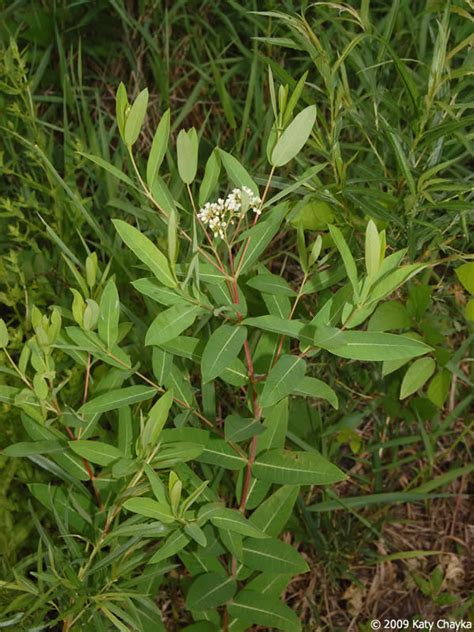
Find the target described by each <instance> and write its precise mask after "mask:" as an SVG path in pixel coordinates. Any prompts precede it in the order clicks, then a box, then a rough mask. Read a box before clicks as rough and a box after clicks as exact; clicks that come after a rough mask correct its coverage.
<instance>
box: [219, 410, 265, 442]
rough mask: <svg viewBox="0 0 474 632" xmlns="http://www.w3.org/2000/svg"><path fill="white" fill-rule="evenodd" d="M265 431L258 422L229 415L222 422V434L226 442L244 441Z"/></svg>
mask: <svg viewBox="0 0 474 632" xmlns="http://www.w3.org/2000/svg"><path fill="white" fill-rule="evenodd" d="M264 431H265V427H264V426H263V424H261V423H260V422H259V421H257V420H256V419H253V418H245V417H239V416H238V415H229V416H228V417H226V419H225V422H224V432H225V439H226V441H233V442H235V443H239V441H246V440H247V439H251V438H252V437H254V436H255V435H258V434H261V433H262V432H264Z"/></svg>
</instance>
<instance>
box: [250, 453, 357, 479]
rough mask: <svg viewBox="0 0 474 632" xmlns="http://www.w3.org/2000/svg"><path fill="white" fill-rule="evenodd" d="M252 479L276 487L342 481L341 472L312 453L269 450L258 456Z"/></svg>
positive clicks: (344, 476) (343, 475) (343, 476)
mask: <svg viewBox="0 0 474 632" xmlns="http://www.w3.org/2000/svg"><path fill="white" fill-rule="evenodd" d="M252 472H253V474H254V476H255V477H256V478H258V479H260V480H262V481H268V482H270V483H278V484H279V485H330V484H332V483H337V482H338V481H343V480H344V479H345V478H346V475H345V474H344V472H342V471H341V470H340V469H339V468H338V467H336V466H335V465H333V464H332V463H330V462H329V461H327V460H326V459H325V458H324V457H323V456H321V455H320V454H318V453H316V452H290V451H289V450H270V451H269V452H264V453H263V454H260V455H259V456H258V457H257V459H256V461H255V463H254V465H253V468H252Z"/></svg>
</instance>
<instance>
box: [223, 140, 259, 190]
mask: <svg viewBox="0 0 474 632" xmlns="http://www.w3.org/2000/svg"><path fill="white" fill-rule="evenodd" d="M219 156H220V158H221V160H222V164H223V165H224V169H225V170H226V172H227V175H228V176H229V179H230V180H231V181H232V182H233V183H234V184H235V186H236V187H239V188H242V187H244V186H245V187H248V188H249V189H250V190H251V191H252V193H253V194H254V195H258V187H257V185H256V184H255V182H254V181H253V180H252V178H251V177H250V175H249V173H248V171H247V170H246V169H245V168H244V167H243V166H242V165H241V164H240V162H239V161H238V160H237V158H234V156H231V154H228V153H227V152H226V151H224V150H223V149H219Z"/></svg>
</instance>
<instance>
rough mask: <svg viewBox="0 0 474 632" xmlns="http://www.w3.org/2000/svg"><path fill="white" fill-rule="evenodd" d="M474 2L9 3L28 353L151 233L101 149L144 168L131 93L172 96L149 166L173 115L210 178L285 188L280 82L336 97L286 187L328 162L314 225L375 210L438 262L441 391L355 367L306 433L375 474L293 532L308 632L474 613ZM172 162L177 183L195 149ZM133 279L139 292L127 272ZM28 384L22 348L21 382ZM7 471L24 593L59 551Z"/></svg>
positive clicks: (306, 204)
mask: <svg viewBox="0 0 474 632" xmlns="http://www.w3.org/2000/svg"><path fill="white" fill-rule="evenodd" d="M473 9H474V5H473V4H472V2H471V1H470V0H466V1H464V0H452V1H451V0H447V1H446V0H443V1H439V2H438V1H436V0H426V1H425V0H423V1H422V0H392V1H390V2H388V1H387V0H360V2H359V1H357V2H349V3H346V4H340V3H330V2H317V3H306V2H294V1H292V0H282V1H278V2H276V1H275V2H272V1H271V0H266V1H265V2H257V1H256V0H255V1H254V2H253V1H252V0H244V1H242V2H237V1H234V0H226V1H222V2H221V1H212V2H211V1H209V2H207V1H205V0H204V1H202V2H197V1H192V0H176V1H173V2H161V1H159V0H156V1H155V0H136V1H126V0H94V1H90V0H78V1H75V2H73V1H71V0H63V1H61V0H36V1H31V0H30V1H28V0H11V1H10V0H9V1H6V2H0V46H1V49H0V132H1V136H0V137H1V139H2V141H1V144H0V181H1V189H0V310H1V315H2V317H3V318H4V320H5V321H6V322H7V324H8V328H9V332H10V336H11V337H12V339H13V344H14V345H16V347H17V348H18V349H19V348H20V347H21V345H22V341H23V339H24V336H25V335H27V334H28V328H29V327H31V325H29V312H30V310H31V307H32V305H33V304H34V305H36V306H37V307H39V308H40V309H41V310H44V309H46V307H47V306H49V305H50V304H67V303H68V302H69V301H70V292H69V289H68V288H69V287H70V286H71V285H72V284H73V282H74V279H73V278H72V277H71V271H70V269H69V267H68V265H67V263H66V262H65V258H64V254H65V253H66V254H67V255H68V256H69V257H70V258H72V259H73V260H75V259H77V260H79V261H83V260H84V258H85V256H86V255H87V253H88V251H89V249H90V248H94V249H95V250H100V251H101V252H102V254H103V261H104V262H106V261H108V259H109V258H111V257H113V255H114V252H113V244H112V242H111V240H110V239H109V238H108V235H109V234H110V231H111V225H110V220H111V217H120V216H121V215H122V216H123V217H124V218H125V217H130V214H132V215H134V216H135V217H138V218H140V219H142V220H143V221H146V218H147V215H146V213H147V211H146V209H144V207H143V203H142V201H141V200H140V199H139V197H138V196H137V197H136V198H135V199H134V197H133V196H131V195H130V194H127V195H126V196H125V195H122V184H121V183H120V182H119V181H117V180H115V179H113V178H112V176H111V175H110V174H108V173H105V172H103V171H101V169H100V168H99V167H98V166H97V165H95V164H93V163H91V162H90V161H88V160H86V159H85V158H84V156H83V155H82V154H81V153H80V152H87V153H91V154H95V155H98V156H102V157H103V158H104V159H106V160H109V161H111V162H112V163H114V164H117V165H118V166H121V165H122V164H123V163H124V161H125V158H124V150H123V149H122V147H121V146H120V145H119V143H118V142H117V140H118V134H117V131H116V128H115V92H116V89H117V86H118V84H119V82H120V81H123V82H124V84H125V85H126V86H127V87H128V90H129V92H133V95H134V96H135V95H136V94H137V93H138V92H139V90H140V89H142V88H143V87H145V86H148V88H149V90H150V106H149V115H148V118H147V121H146V129H145V131H144V133H143V134H142V135H141V137H140V143H141V144H142V147H141V149H142V150H143V153H144V154H145V153H146V152H147V151H148V149H149V145H150V143H151V139H152V138H153V134H154V130H155V128H156V123H157V121H158V120H159V118H160V116H161V114H162V113H163V112H164V111H165V110H166V109H167V108H168V107H170V108H171V110H172V112H173V122H172V134H173V135H175V134H176V133H177V131H178V130H179V129H180V128H181V127H186V128H187V127H191V126H194V127H195V128H196V129H197V130H198V131H199V134H200V136H201V159H202V162H203V164H204V161H205V160H206V159H207V157H208V155H209V153H210V152H211V151H212V149H213V147H214V146H217V145H218V146H219V147H221V148H223V149H226V150H228V151H232V153H233V154H234V155H236V156H239V158H240V159H241V161H242V162H243V163H244V164H245V165H246V166H247V168H248V169H249V170H250V169H251V170H252V173H253V174H254V177H255V179H256V181H257V183H258V184H259V185H262V184H264V183H265V170H264V167H263V165H264V162H265V143H264V140H263V139H265V138H266V137H267V135H268V133H269V129H270V127H271V124H272V114H271V106H270V93H269V73H268V70H269V69H271V72H272V74H273V77H274V78H275V80H276V82H278V83H282V84H288V85H289V86H290V87H291V88H294V86H295V85H296V83H297V81H298V80H299V79H300V77H301V76H302V75H303V74H304V73H307V79H306V84H305V88H304V91H303V95H302V101H303V104H304V105H310V104H313V103H316V105H317V108H318V120H317V126H316V128H315V131H314V133H313V136H312V138H311V141H310V142H309V143H308V144H307V145H306V147H305V148H304V150H303V152H302V153H301V154H300V155H299V157H298V159H297V167H295V166H294V165H292V166H290V167H289V168H288V171H287V173H286V174H285V173H284V174H283V175H280V176H278V177H277V178H276V179H275V181H274V187H275V190H277V189H278V188H282V187H283V186H285V185H286V184H287V183H288V182H289V181H291V179H292V176H293V174H294V172H295V171H296V169H298V171H299V172H303V171H304V169H306V168H308V167H310V166H314V165H317V164H319V165H321V170H320V171H319V173H318V174H317V177H315V178H314V179H313V180H312V181H311V184H310V185H309V186H308V187H306V188H301V189H299V190H298V191H297V194H298V196H299V198H300V199H299V200H298V204H300V205H301V209H302V211H301V213H302V216H303V218H304V222H305V228H306V229H307V230H308V231H315V232H317V231H320V232H323V233H324V231H326V230H327V224H328V222H334V223H337V224H339V225H342V226H344V227H345V228H346V229H347V230H348V231H349V233H350V235H351V237H352V243H353V244H354V245H355V247H357V244H360V243H361V241H362V240H363V234H364V229H365V225H366V222H367V219H369V218H373V219H374V220H376V221H377V223H378V225H379V226H381V227H385V226H386V227H387V229H388V230H387V233H388V235H389V242H390V244H391V245H392V246H393V247H394V248H396V247H397V245H398V247H399V248H401V247H404V246H405V245H407V246H408V257H409V258H410V260H412V261H415V260H416V261H423V262H427V263H429V264H430V265H429V267H428V268H427V269H426V271H424V272H423V273H422V274H421V275H420V276H419V277H417V278H416V280H413V281H412V282H410V283H409V284H408V287H407V289H406V290H403V292H404V296H405V298H406V299H407V309H406V312H405V314H404V316H403V317H404V318H406V319H408V322H409V325H410V327H411V329H412V330H413V331H415V332H417V333H418V334H420V335H422V336H423V337H424V339H425V340H426V341H428V343H429V344H430V345H432V346H433V347H434V348H435V349H436V361H437V368H436V373H435V375H434V376H433V377H432V378H431V379H430V380H429V381H427V382H426V384H422V385H421V386H420V388H419V389H416V392H414V393H412V394H410V396H409V397H406V398H404V399H402V400H400V386H401V383H402V380H403V376H404V371H403V370H402V371H400V370H399V371H395V372H393V373H391V374H389V375H385V376H384V375H382V372H381V370H380V366H379V365H378V364H377V365H374V364H367V365H364V368H363V369H361V368H360V365H359V366H357V368H354V366H353V365H352V364H351V363H350V362H346V361H343V360H339V361H338V363H337V365H338V366H337V367H336V364H335V363H334V365H333V366H327V367H322V371H323V372H324V375H325V379H327V381H329V382H330V383H331V384H332V386H333V388H335V390H336V391H337V392H338V395H339V398H340V401H341V405H340V408H339V410H338V411H329V410H327V409H326V408H324V410H323V411H322V410H320V409H319V408H317V407H314V408H311V407H308V406H305V407H304V409H302V410H301V411H300V414H299V415H298V416H294V417H293V418H292V419H290V432H291V434H292V440H294V441H296V443H297V444H298V445H300V446H304V445H305V444H311V445H316V446H324V447H325V451H326V452H327V453H328V454H329V455H330V456H331V458H332V460H333V461H335V462H337V463H339V464H340V465H341V466H342V467H345V468H346V469H351V468H352V469H351V471H352V474H353V475H352V476H351V479H350V480H349V481H346V482H343V483H340V484H339V485H337V486H334V487H333V488H332V491H331V490H329V491H327V492H326V493H325V494H324V496H321V494H320V493H319V492H318V491H316V490H314V491H313V490H312V489H310V490H308V489H307V490H306V491H305V492H304V495H303V496H302V497H301V498H300V499H299V501H298V504H297V508H296V509H295V513H294V516H293V518H292V520H291V522H290V524H289V527H288V531H287V533H286V535H285V538H286V539H287V540H288V541H291V542H294V543H296V544H297V545H298V546H299V548H300V550H301V551H302V552H304V555H305V556H306V558H307V560H308V561H309V563H310V566H311V572H310V573H307V574H305V575H302V576H301V577H300V578H298V579H297V580H295V581H294V582H293V583H292V584H291V586H290V587H289V588H288V590H287V592H286V594H285V600H286V602H287V603H288V604H289V605H291V607H293V608H294V609H295V611H297V612H298V613H300V614H301V617H302V620H303V621H304V623H305V625H306V626H307V628H306V629H307V630H311V631H313V630H319V629H321V630H338V629H340V630H342V629H344V630H345V629H361V630H364V629H366V627H364V626H365V625H366V622H367V621H369V620H370V619H372V618H374V617H375V616H377V617H378V618H381V619H383V618H396V617H405V616H412V615H413V616H414V615H417V614H418V615H420V616H422V617H431V616H448V615H449V616H452V617H454V618H458V619H459V618H468V616H469V613H471V614H472V608H473V599H472V593H471V592H470V590H471V588H472V575H471V576H470V573H472V566H470V563H469V552H470V550H472V539H473V525H472V505H470V504H469V496H468V492H469V489H468V488H469V482H470V473H471V472H472V471H473V466H472V428H471V426H470V421H471V420H472V410H473V408H472V400H473V392H472V378H473V370H472V350H473V347H472V341H473V328H472V321H473V318H474V316H473V312H474V304H473V302H472V301H473V299H471V298H470V294H472V293H474V287H473V286H474V281H473V277H474V273H473V271H472V267H468V268H465V267H464V268H463V270H464V273H463V272H459V268H460V267H461V266H466V264H468V266H473V265H474V264H473V263H469V262H470V261H472V257H473V255H472V252H473V249H472V241H471V239H472V237H471V235H470V228H471V229H472V225H473V224H472V222H473V189H472V162H471V163H470V162H469V161H470V160H471V159H472V141H473V138H472V124H473V122H474V115H473V114H472V106H473V89H472V87H473V84H472V73H473V70H474V50H473V42H474V38H473V17H472V16H473ZM167 162H168V167H169V169H170V171H171V172H172V173H173V172H176V165H175V164H174V163H173V156H172V154H171V153H169V154H168V155H167ZM295 244H296V241H295V239H294V238H293V237H292V236H291V235H290V234H288V233H285V234H282V236H281V238H277V239H276V240H275V242H274V244H273V247H274V248H275V251H287V252H288V253H289V257H290V260H291V253H292V252H293V251H294V250H295V248H296V245H295ZM360 252H361V251H360ZM117 283H118V284H119V286H120V287H119V289H120V292H121V295H122V293H123V294H124V295H126V294H127V292H128V293H129V292H130V286H129V278H127V277H126V275H125V274H122V275H121V274H118V275H117ZM396 298H397V297H394V299H396ZM398 316H399V317H400V314H399V315H398ZM383 317H384V318H388V317H389V314H385V315H384V316H383ZM2 363H4V364H2ZM335 368H337V369H338V371H337V374H336V371H335ZM9 378H10V376H9V369H8V368H7V363H6V360H5V359H4V358H3V356H2V357H0V384H2V383H4V384H7V383H8V380H9ZM23 438H24V437H23V431H22V428H21V425H20V423H19V416H18V413H17V412H15V410H14V409H13V408H12V407H11V406H10V405H9V404H8V402H5V403H0V445H1V446H2V447H5V446H7V445H9V444H11V443H13V442H14V441H20V440H22V439H23ZM0 469H1V473H2V476H1V482H0V554H1V562H0V577H2V578H3V579H8V578H11V576H12V573H13V572H14V569H15V566H16V565H17V564H18V563H19V562H20V561H21V560H22V558H23V557H24V556H25V555H27V554H29V553H30V552H31V551H34V550H35V548H36V545H37V540H38V533H37V529H36V527H35V525H34V524H33V522H32V520H31V515H30V513H29V511H28V510H27V500H26V499H27V497H28V496H27V488H26V484H27V483H29V482H31V481H36V480H45V478H46V475H44V474H41V473H40V474H38V472H37V471H36V470H35V469H34V466H33V464H30V463H29V462H28V461H25V460H18V459H11V458H7V457H6V456H3V455H0ZM31 502H33V504H34V506H35V507H36V509H37V510H38V511H39V512H40V515H41V516H42V523H43V524H44V525H45V526H46V527H47V528H49V529H50V530H51V531H52V532H53V531H54V528H55V527H54V523H53V522H52V521H51V520H49V521H48V518H47V517H46V516H45V515H44V514H45V512H44V510H42V509H41V507H40V506H39V504H37V503H36V501H33V500H32V501H31ZM470 512H471V513H470ZM470 518H471V521H470ZM164 590H165V592H164V594H163V595H162V596H161V601H160V605H161V606H162V611H163V614H164V617H165V621H167V624H168V625H169V629H170V630H171V629H180V628H179V625H180V619H179V617H180V613H179V604H180V599H181V596H180V590H179V586H178V585H177V584H175V585H170V586H168V587H166V588H165V589H164ZM0 599H1V598H0ZM173 626H174V627H173ZM350 626H353V627H352V628H350Z"/></svg>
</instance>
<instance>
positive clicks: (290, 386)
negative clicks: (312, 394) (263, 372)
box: [260, 355, 306, 408]
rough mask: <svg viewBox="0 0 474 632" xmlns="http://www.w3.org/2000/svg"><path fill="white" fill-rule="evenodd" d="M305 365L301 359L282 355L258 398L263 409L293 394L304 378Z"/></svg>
mask: <svg viewBox="0 0 474 632" xmlns="http://www.w3.org/2000/svg"><path fill="white" fill-rule="evenodd" d="M305 371H306V363H305V362H304V360H302V359H301V358H298V357H296V356H290V355H283V356H281V358H280V359H279V360H278V362H277V363H276V364H275V366H274V367H273V368H272V369H271V370H270V373H269V374H268V377H267V379H266V381H265V385H264V387H263V391H262V395H261V397H260V404H261V406H262V407H263V408H266V407H268V406H272V405H273V404H276V403H277V402H279V401H280V400H281V399H283V398H284V397H286V396H287V395H289V394H290V393H292V392H293V390H294V389H295V388H296V387H297V386H298V384H299V383H300V382H301V380H302V379H303V378H304V374H305Z"/></svg>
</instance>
